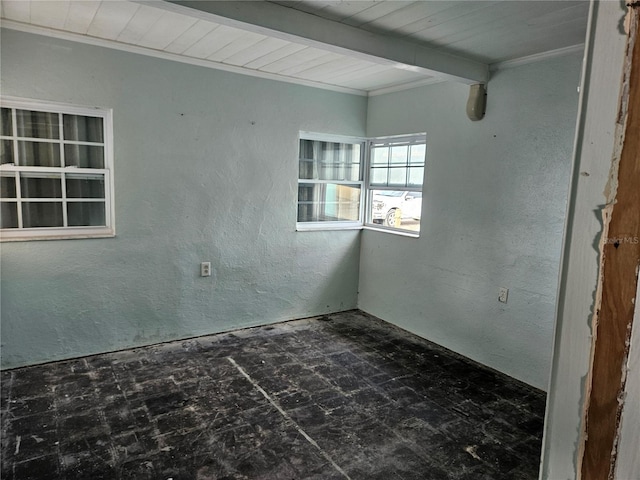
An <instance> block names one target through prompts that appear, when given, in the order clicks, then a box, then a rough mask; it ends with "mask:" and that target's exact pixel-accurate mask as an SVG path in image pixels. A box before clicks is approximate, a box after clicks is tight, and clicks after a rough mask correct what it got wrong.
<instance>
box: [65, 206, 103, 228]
mask: <svg viewBox="0 0 640 480" xmlns="http://www.w3.org/2000/svg"><path fill="white" fill-rule="evenodd" d="M67 222H68V224H69V226H70V227H83V226H86V227H89V226H91V227H94V226H104V225H106V223H105V211H104V202H69V203H68V204H67Z"/></svg>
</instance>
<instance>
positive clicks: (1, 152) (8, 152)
mask: <svg viewBox="0 0 640 480" xmlns="http://www.w3.org/2000/svg"><path fill="white" fill-rule="evenodd" d="M13 161H14V158H13V141H12V140H2V142H0V164H2V163H13Z"/></svg>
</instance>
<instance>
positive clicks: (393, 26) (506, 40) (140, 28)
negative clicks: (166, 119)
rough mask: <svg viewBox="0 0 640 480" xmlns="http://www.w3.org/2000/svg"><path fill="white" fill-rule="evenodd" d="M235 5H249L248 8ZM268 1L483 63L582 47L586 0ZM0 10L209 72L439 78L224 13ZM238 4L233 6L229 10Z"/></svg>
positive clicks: (357, 84)
mask: <svg viewBox="0 0 640 480" xmlns="http://www.w3.org/2000/svg"><path fill="white" fill-rule="evenodd" d="M207 3H210V2H198V4H199V5H204V4H207ZM223 3H225V2H220V3H217V2H213V4H216V5H222V4H223ZM240 3H242V4H244V5H243V7H244V8H245V9H246V8H247V5H248V4H249V3H250V2H240ZM265 3H268V4H269V7H270V8H271V9H272V10H273V12H274V13H273V14H272V16H277V15H278V12H279V11H280V12H284V13H286V12H287V11H291V10H295V11H296V12H298V13H297V15H298V18H299V16H300V14H301V13H303V14H304V17H305V21H307V20H308V21H309V22H311V23H310V25H311V24H312V23H313V22H319V23H318V27H319V28H320V29H321V27H323V25H324V26H325V27H326V26H331V25H335V24H337V23H339V24H340V25H342V28H343V29H344V28H345V27H344V26H348V27H349V28H350V29H351V30H350V31H351V32H356V33H359V32H362V33H363V34H364V33H366V34H367V35H374V37H372V38H374V39H375V40H376V41H378V42H380V41H383V42H384V41H385V40H389V41H391V40H394V39H402V40H403V41H406V42H410V44H407V43H404V44H400V45H416V46H417V45H422V46H424V47H427V48H433V47H435V48H436V49H437V51H438V52H445V53H450V54H453V55H455V56H457V57H460V58H462V59H469V61H476V62H480V63H481V64H492V63H497V62H502V61H505V60H510V59H514V58H519V57H523V56H527V55H535V54H539V53H542V52H547V51H550V50H554V49H559V48H565V47H570V46H574V45H578V44H581V43H582V42H583V40H584V35H585V30H586V21H587V20H586V15H587V7H588V2H587V1H585V0H582V1H478V0H474V1H413V2H411V1H387V0H383V1H375V2H374V1H311V0H303V1H281V2H262V5H260V6H261V7H265V6H266V5H265ZM1 4H2V11H1V16H2V25H3V27H7V28H15V29H20V30H26V31H34V32H35V33H40V34H45V35H47V34H50V35H54V36H59V37H60V36H62V37H63V38H70V39H74V40H79V41H89V40H92V41H93V43H96V42H99V44H104V45H105V46H111V47H114V48H121V49H127V48H129V47H131V49H132V50H133V51H136V52H139V53H149V54H153V55H156V56H162V55H163V54H164V55H166V56H167V58H173V59H174V60H179V61H187V62H190V63H193V62H197V63H198V64H199V65H205V66H210V67H212V68H223V69H227V70H229V69H231V70H232V71H238V72H240V73H243V72H244V73H249V74H257V75H259V76H265V77H267V78H275V79H282V80H286V81H295V82H300V83H305V84H309V85H315V86H320V87H325V88H333V89H342V90H344V91H350V92H353V93H362V94H366V93H371V92H376V91H381V89H382V90H384V89H388V88H402V87H403V86H407V87H408V86H413V85H417V84H424V83H428V82H430V81H434V80H439V79H440V78H439V76H438V74H437V73H434V72H432V71H429V70H425V69H420V68H413V66H412V65H411V64H410V63H409V64H407V63H403V62H394V61H391V60H393V59H391V60H390V59H389V58H381V59H377V58H376V57H375V56H371V55H368V56H363V55H362V53H361V52H357V51H355V49H354V51H353V54H352V52H351V51H350V50H349V49H348V48H344V47H341V48H340V49H336V48H333V47H334V46H333V45H330V44H329V43H322V42H318V41H309V39H307V38H302V37H300V36H296V35H292V34H287V32H286V31H285V32H282V31H275V30H272V29H270V28H265V27H264V26H263V25H262V26H257V27H256V26H255V25H250V24H248V23H246V22H245V23H243V22H242V21H236V20H234V21H226V18H223V17H222V16H220V15H217V16H216V15H211V14H209V13H206V12H205V13H203V12H202V11H200V10H198V9H197V8H199V7H198V4H196V9H193V8H188V7H186V6H183V5H180V2H179V1H174V2H171V3H168V2H163V1H160V0H152V1H144V2H142V1H141V2H133V1H126V0H81V1H80V0H45V1H42V0H3V1H2V2H1ZM235 7H238V5H232V6H231V8H235ZM278 9H279V10H278ZM214 13H215V12H214ZM322 22H324V24H323V23H322ZM327 22H329V23H327ZM354 28H356V29H358V30H357V31H356V30H354ZM363 38H367V37H363ZM396 41H397V40H396ZM397 45H398V44H397V43H396V47H397ZM416 48H418V47H416ZM432 51H435V50H432ZM480 63H479V64H480ZM469 78H471V77H469ZM469 83H471V82H469Z"/></svg>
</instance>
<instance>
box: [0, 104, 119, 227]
mask: <svg viewBox="0 0 640 480" xmlns="http://www.w3.org/2000/svg"><path fill="white" fill-rule="evenodd" d="M0 106H1V117H0V134H1V136H0V236H1V238H2V240H30V239H46V238H74V237H81V238H87V237H103V236H112V235H113V234H114V228H113V227H114V225H113V178H112V175H113V159H112V152H111V144H112V142H111V138H112V134H111V128H112V127H111V124H112V120H111V111H110V110H107V109H99V108H84V107H75V106H68V105H59V104H50V103H41V102H32V101H28V100H17V99H6V98H3V99H1V100H0Z"/></svg>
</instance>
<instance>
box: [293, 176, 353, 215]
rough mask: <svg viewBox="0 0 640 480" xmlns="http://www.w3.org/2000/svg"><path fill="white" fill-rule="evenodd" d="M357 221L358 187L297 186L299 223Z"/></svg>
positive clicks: (334, 185) (332, 185)
mask: <svg viewBox="0 0 640 480" xmlns="http://www.w3.org/2000/svg"><path fill="white" fill-rule="evenodd" d="M359 219H360V187H359V186H354V185H339V184H334V183H329V184H308V183H307V184H304V183H303V184H300V185H299V186H298V221H299V222H335V221H356V222H357V221H358V220H359Z"/></svg>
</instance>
